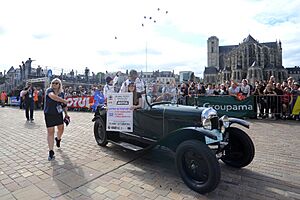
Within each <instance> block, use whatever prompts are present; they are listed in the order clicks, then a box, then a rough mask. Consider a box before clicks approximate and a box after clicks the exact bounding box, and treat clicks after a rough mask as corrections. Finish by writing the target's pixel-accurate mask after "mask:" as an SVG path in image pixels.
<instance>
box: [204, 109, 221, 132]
mask: <svg viewBox="0 0 300 200" xmlns="http://www.w3.org/2000/svg"><path fill="white" fill-rule="evenodd" d="M217 116H218V115H217V111H216V110H214V109H213V108H205V109H204V110H203V112H202V114H201V121H202V125H203V128H205V129H209V130H211V129H212V122H211V119H212V118H213V117H217Z"/></svg>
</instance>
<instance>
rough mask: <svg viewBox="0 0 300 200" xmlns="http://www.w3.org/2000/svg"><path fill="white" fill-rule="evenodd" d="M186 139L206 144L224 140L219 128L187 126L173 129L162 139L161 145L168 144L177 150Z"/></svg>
mask: <svg viewBox="0 0 300 200" xmlns="http://www.w3.org/2000/svg"><path fill="white" fill-rule="evenodd" d="M186 140H199V141H201V142H203V143H204V144H211V143H215V142H220V141H222V140H223V135H222V133H221V132H220V131H218V130H216V129H215V130H207V129H204V128H202V127H185V128H180V129H177V130H175V131H172V132H171V133H169V134H168V135H167V136H165V137H164V138H163V139H162V140H160V141H159V145H162V146H167V147H168V148H170V149H172V150H173V151H176V148H177V146H178V145H179V144H180V143H181V142H183V141H186Z"/></svg>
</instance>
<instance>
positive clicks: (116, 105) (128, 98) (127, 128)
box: [106, 92, 133, 132]
mask: <svg viewBox="0 0 300 200" xmlns="http://www.w3.org/2000/svg"><path fill="white" fill-rule="evenodd" d="M132 104H133V96H132V93H131V92H128V93H111V94H108V96H107V116H106V122H107V123H106V130H107V131H124V132H133V110H132V109H131V107H132Z"/></svg>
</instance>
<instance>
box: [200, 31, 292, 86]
mask: <svg viewBox="0 0 300 200" xmlns="http://www.w3.org/2000/svg"><path fill="white" fill-rule="evenodd" d="M270 76H274V77H275V79H276V81H283V80H284V79H286V78H287V76H288V75H287V71H286V69H284V67H283V66H282V48H281V42H280V41H279V42H277V41H276V42H267V43H259V42H258V41H257V40H255V39H254V38H253V37H252V36H251V35H248V37H247V38H245V39H244V40H243V42H242V43H240V44H238V45H229V46H219V39H218V38H217V37H216V36H212V37H210V38H208V40H207V67H206V68H205V70H204V81H205V82H210V83H223V82H224V81H229V80H234V81H238V82H239V81H241V80H242V79H245V78H246V79H248V80H249V82H250V83H254V81H256V80H258V81H259V80H268V79H269V78H270Z"/></svg>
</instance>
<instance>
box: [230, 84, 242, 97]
mask: <svg viewBox="0 0 300 200" xmlns="http://www.w3.org/2000/svg"><path fill="white" fill-rule="evenodd" d="M239 92H240V88H239V87H238V84H237V83H236V82H235V81H231V87H230V88H229V90H228V93H229V95H230V96H235V97H236V96H237V95H238V93H239Z"/></svg>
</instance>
